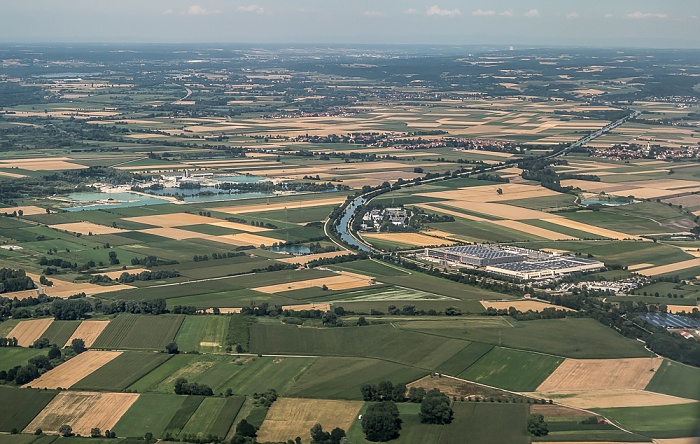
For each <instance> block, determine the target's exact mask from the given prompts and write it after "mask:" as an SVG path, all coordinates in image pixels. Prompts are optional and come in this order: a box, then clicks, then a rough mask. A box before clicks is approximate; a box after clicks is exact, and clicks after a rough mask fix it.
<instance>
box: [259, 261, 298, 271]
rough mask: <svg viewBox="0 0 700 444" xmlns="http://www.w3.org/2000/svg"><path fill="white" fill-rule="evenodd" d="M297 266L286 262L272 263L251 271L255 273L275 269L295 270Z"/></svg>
mask: <svg viewBox="0 0 700 444" xmlns="http://www.w3.org/2000/svg"><path fill="white" fill-rule="evenodd" d="M296 268H297V264H285V263H281V262H278V263H275V264H270V265H268V266H267V267H265V268H253V269H252V270H251V272H253V273H265V272H267V273H270V272H273V271H282V270H294V269H296Z"/></svg>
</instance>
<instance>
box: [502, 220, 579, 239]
mask: <svg viewBox="0 0 700 444" xmlns="http://www.w3.org/2000/svg"><path fill="white" fill-rule="evenodd" d="M491 223H492V224H494V225H500V226H502V227H506V228H510V229H511V230H516V231H522V232H523V233H528V234H532V235H535V236H539V237H542V238H544V239H549V240H578V238H577V237H573V236H567V235H566V234H562V233H557V232H556V231H552V230H547V229H546V228H540V227H536V226H534V225H528V224H525V223H522V222H520V221H517V220H494V221H491Z"/></svg>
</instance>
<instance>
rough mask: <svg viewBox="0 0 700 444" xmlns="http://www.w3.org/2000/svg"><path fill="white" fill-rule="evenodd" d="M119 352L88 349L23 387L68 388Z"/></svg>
mask: <svg viewBox="0 0 700 444" xmlns="http://www.w3.org/2000/svg"><path fill="white" fill-rule="evenodd" d="M121 353H122V352H107V351H93V350H88V351H86V352H83V353H81V354H79V355H78V356H76V357H74V358H72V359H70V360H68V361H67V362H64V363H63V364H61V365H59V366H58V367H55V368H53V369H51V370H49V371H48V372H46V373H44V374H43V375H41V376H40V377H39V378H38V379H35V380H33V381H31V382H29V383H27V384H25V385H24V386H23V387H35V388H49V389H55V388H59V387H60V388H64V389H65V388H70V387H72V386H73V385H74V384H75V383H77V382H78V381H80V380H81V379H83V378H84V377H86V376H88V375H90V374H91V373H92V372H94V371H96V370H97V369H99V368H100V367H102V366H103V365H105V364H107V363H108V362H110V361H111V360H113V359H116V358H117V357H118V356H119V355H121Z"/></svg>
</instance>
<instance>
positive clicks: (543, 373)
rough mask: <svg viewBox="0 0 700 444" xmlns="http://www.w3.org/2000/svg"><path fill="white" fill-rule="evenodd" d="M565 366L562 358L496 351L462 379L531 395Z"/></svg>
mask: <svg viewBox="0 0 700 444" xmlns="http://www.w3.org/2000/svg"><path fill="white" fill-rule="evenodd" d="M561 362H562V359H561V358H556V357H554V356H546V355H541V354H535V353H528V352H523V351H517V350H508V349H504V348H500V347H496V348H494V349H492V350H491V351H489V352H488V353H486V354H485V355H484V356H482V357H481V359H479V360H478V361H476V362H475V363H474V364H472V365H471V366H469V367H468V368H467V369H466V370H465V371H464V372H462V373H461V374H460V375H459V377H460V378H463V379H468V380H470V381H475V382H480V383H482V384H486V385H491V386H495V387H500V388H504V389H507V390H514V391H521V392H523V391H532V390H534V389H535V388H537V387H538V386H539V385H540V384H541V383H542V381H544V380H545V379H546V378H547V376H548V375H549V374H550V373H552V371H554V370H555V369H556V368H557V366H559V364H560V363H561Z"/></svg>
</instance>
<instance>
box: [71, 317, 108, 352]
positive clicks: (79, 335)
mask: <svg viewBox="0 0 700 444" xmlns="http://www.w3.org/2000/svg"><path fill="white" fill-rule="evenodd" d="M108 324H109V321H83V322H81V323H80V325H78V328H76V329H75V331H74V332H73V334H72V335H71V337H70V338H68V340H67V341H66V345H65V346H66V347H68V346H69V345H70V343H71V342H72V341H73V339H82V340H83V342H85V346H86V347H92V344H94V343H95V341H96V340H97V337H98V336H100V334H101V333H102V331H103V330H104V329H105V328H107V325H108Z"/></svg>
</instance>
